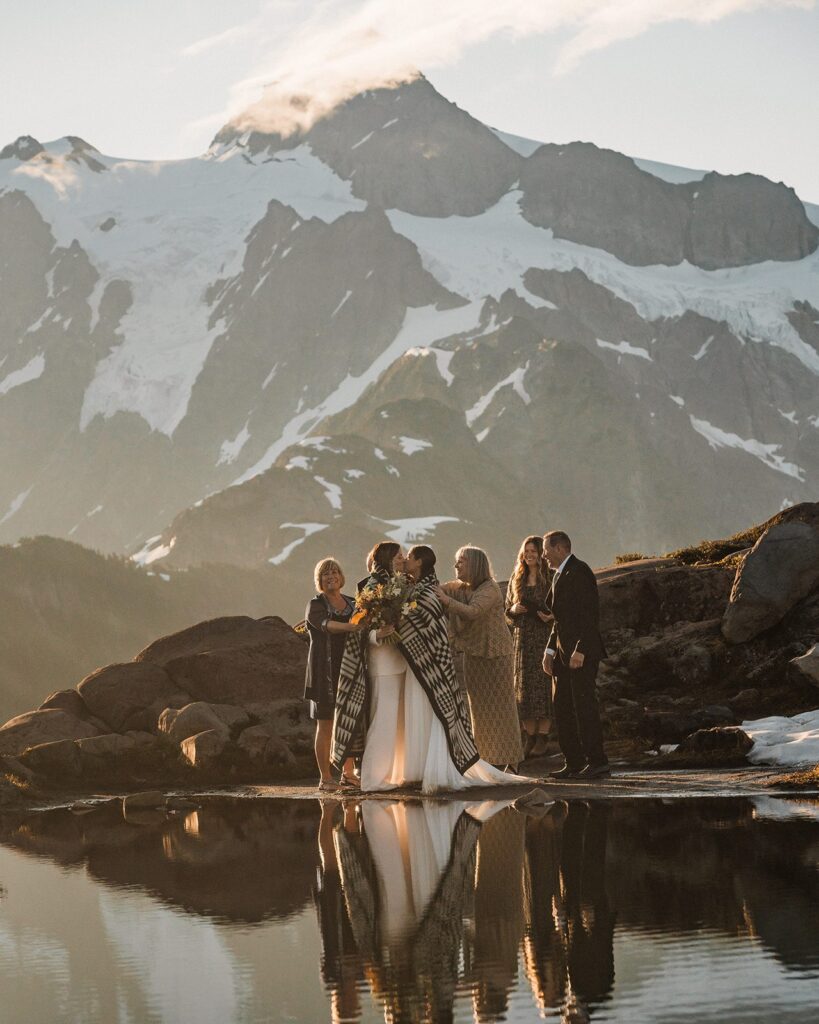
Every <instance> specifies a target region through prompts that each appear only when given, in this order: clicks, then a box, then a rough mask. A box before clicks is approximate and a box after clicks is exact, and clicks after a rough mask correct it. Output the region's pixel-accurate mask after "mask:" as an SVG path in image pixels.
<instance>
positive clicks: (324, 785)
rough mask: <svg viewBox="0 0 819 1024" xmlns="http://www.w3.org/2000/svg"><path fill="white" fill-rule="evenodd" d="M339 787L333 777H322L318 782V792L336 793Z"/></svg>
mask: <svg viewBox="0 0 819 1024" xmlns="http://www.w3.org/2000/svg"><path fill="white" fill-rule="evenodd" d="M340 788H341V787H340V786H339V784H338V783H337V782H336V780H335V779H322V780H321V782H320V783H319V786H318V790H319V793H337V792H338V791H339V789H340Z"/></svg>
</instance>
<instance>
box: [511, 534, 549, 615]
mask: <svg viewBox="0 0 819 1024" xmlns="http://www.w3.org/2000/svg"><path fill="white" fill-rule="evenodd" d="M527 544H534V546H535V548H537V555H538V562H537V583H536V586H538V587H539V588H540V587H542V589H544V590H547V589H548V587H549V570H548V567H547V566H546V564H545V562H544V559H543V538H542V537H541V536H540V535H539V534H532V536H531V537H526V539H525V540H524V541H523V543H522V544H521V546H520V551H518V557H517V559H516V561H515V568H514V569H513V570H512V576H511V577H510V579H509V586H510V588H511V590H512V597H513V599H514V601H515V602H516V603H517V602H519V601H520V599H521V597H522V596H523V588H524V586H525V581H526V580H527V579H528V572H529V570H528V568H527V566H526V562H525V561H524V555H525V554H526V546H527Z"/></svg>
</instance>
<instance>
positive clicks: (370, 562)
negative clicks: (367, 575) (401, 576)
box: [367, 540, 401, 573]
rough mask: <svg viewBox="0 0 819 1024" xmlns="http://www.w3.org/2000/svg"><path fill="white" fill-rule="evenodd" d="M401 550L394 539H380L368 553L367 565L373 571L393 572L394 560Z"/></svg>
mask: <svg viewBox="0 0 819 1024" xmlns="http://www.w3.org/2000/svg"><path fill="white" fill-rule="evenodd" d="M400 550H401V545H400V544H397V543H396V542H395V541H394V540H380V541H379V542H378V543H377V544H376V545H375V547H374V548H373V549H372V551H371V552H370V553H369V555H367V567H368V568H369V570H370V571H371V572H377V571H378V570H379V569H380V570H381V571H382V572H389V573H391V572H392V560H393V559H394V558H395V556H396V555H397V554H398V552H399V551H400Z"/></svg>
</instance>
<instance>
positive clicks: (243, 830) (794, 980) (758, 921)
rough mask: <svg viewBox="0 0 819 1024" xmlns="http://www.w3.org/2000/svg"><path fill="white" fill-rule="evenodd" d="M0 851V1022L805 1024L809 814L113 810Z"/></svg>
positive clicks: (809, 1011) (326, 806) (734, 807)
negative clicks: (127, 813) (128, 812)
mask: <svg viewBox="0 0 819 1024" xmlns="http://www.w3.org/2000/svg"><path fill="white" fill-rule="evenodd" d="M0 843H2V845H0V886H1V887H2V888H0V990H1V991H2V1002H0V1019H2V1021H3V1022H4V1024H18V1022H19V1024H23V1022H25V1024H62V1022H72V1024H73V1022H81V1024H95V1022H100V1024H111V1022H119V1024H143V1022H163V1024H164V1022H173V1024H177V1022H196V1024H209V1022H213V1024H231V1022H242V1024H244V1022H256V1021H258V1022H271V1021H273V1022H284V1021H297V1022H310V1024H316V1022H324V1021H327V1022H357V1021H384V1020H386V1021H388V1022H399V1021H400V1022H416V1021H417V1022H433V1021H434V1022H438V1021H458V1022H467V1021H480V1022H484V1021H502V1020H506V1021H515V1022H517V1021H521V1022H525V1021H536V1020H538V1019H543V1020H547V1021H571V1022H581V1021H600V1022H604V1021H622V1022H628V1024H641V1022H650V1021H658V1022H659V1021H662V1022H663V1024H674V1022H682V1021H697V1022H702V1021H711V1020H713V1021H720V1022H721V1024H725V1022H737V1024H740V1022H741V1024H749V1022H754V1021H759V1022H774V1021H775V1022H784V1021H793V1022H796V1021H799V1022H809V1021H810V1022H814V1021H816V1020H817V1016H819V801H813V802H811V801H810V800H807V799H791V798H779V797H752V798H743V799H725V798H712V799H707V800H704V799H701V800H688V799H671V800H659V799H653V798H644V799H617V800H611V801H580V800H577V801H569V802H563V801H558V802H555V803H554V804H552V805H547V806H545V807H539V808H536V809H535V813H534V814H528V815H527V814H523V813H520V812H519V811H517V810H515V809H514V808H513V807H511V806H509V805H508V804H506V803H500V802H486V803H477V802H472V803H464V802H433V801H424V802H421V801H415V802H409V803H399V802H396V801H389V800H369V801H363V802H360V803H355V802H348V803H346V804H344V805H342V804H341V803H340V802H338V801H335V800H330V801H326V802H324V803H322V804H319V803H318V802H315V801H312V800H277V799H240V798H231V797H227V796H225V797H210V798H207V800H206V801H205V802H204V803H203V805H202V806H201V807H199V808H197V809H188V810H184V811H180V812H177V813H175V814H172V815H170V816H169V815H166V814H165V813H160V812H153V811H142V812H139V813H137V814H135V815H132V816H131V817H130V819H129V820H125V819H124V818H123V814H122V810H121V807H120V805H119V803H118V802H116V801H112V802H110V803H108V804H101V805H98V806H96V807H95V808H94V809H92V810H88V809H87V808H76V809H75V810H73V811H72V810H71V809H68V808H63V809H55V810H50V811H45V812H40V813H37V814H32V815H29V816H28V817H26V818H25V819H23V820H17V821H14V822H6V823H5V824H3V825H2V826H0Z"/></svg>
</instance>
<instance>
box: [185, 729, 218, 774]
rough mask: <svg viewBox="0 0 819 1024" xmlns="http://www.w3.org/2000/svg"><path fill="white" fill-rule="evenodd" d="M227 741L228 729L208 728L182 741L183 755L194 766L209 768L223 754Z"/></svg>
mask: <svg viewBox="0 0 819 1024" xmlns="http://www.w3.org/2000/svg"><path fill="white" fill-rule="evenodd" d="M227 743H228V738H227V734H226V731H225V732H220V731H218V730H216V729H206V730H205V731H204V732H200V733H197V734H196V736H189V737H188V738H187V739H185V740H183V741H182V744H181V749H182V756H183V757H184V758H185V760H186V761H188V762H189V763H190V764H192V765H193V767H194V768H209V767H210V766H211V765H212V764H213V762H214V761H216V760H217V759H218V758H219V757H220V756H221V754H222V751H223V750H224V749H225V747H226V746H227Z"/></svg>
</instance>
